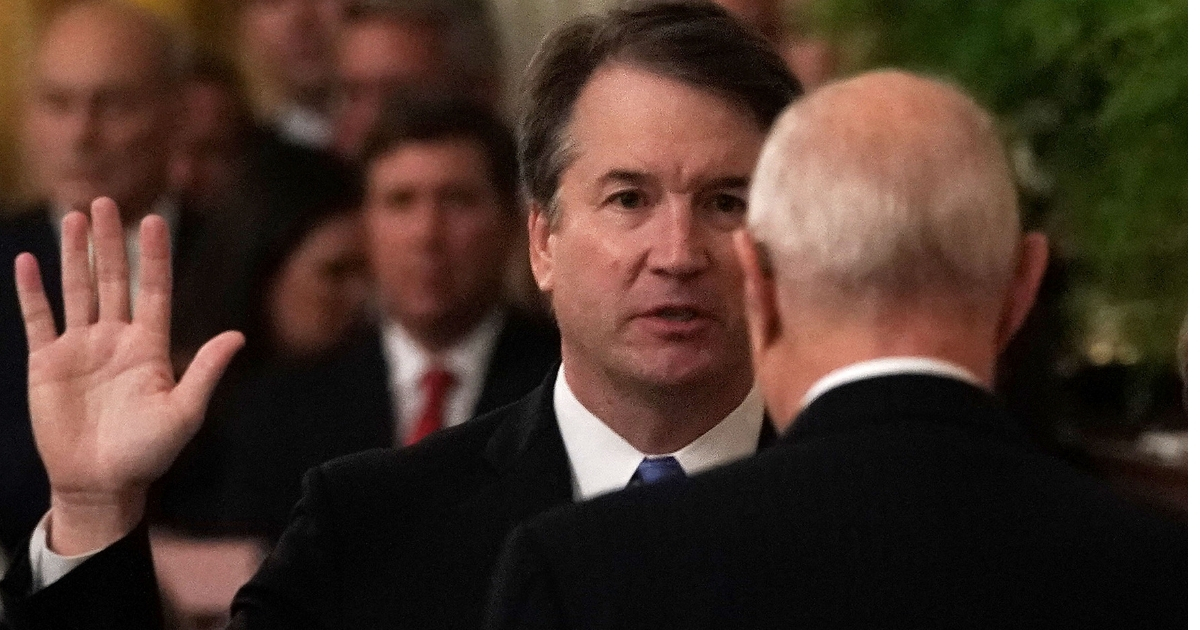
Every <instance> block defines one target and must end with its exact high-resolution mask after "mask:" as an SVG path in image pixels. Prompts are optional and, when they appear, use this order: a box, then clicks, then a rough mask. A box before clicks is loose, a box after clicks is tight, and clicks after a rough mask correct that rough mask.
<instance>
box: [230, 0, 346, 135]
mask: <svg viewBox="0 0 1200 630" xmlns="http://www.w3.org/2000/svg"><path fill="white" fill-rule="evenodd" d="M344 4H345V0H244V2H242V3H241V6H240V7H239V15H238V18H239V28H240V32H239V40H240V45H241V48H242V50H243V52H245V54H246V56H247V57H248V61H249V63H250V66H251V68H252V70H253V73H254V74H255V75H257V76H255V77H254V78H255V79H258V80H260V82H261V83H262V84H263V86H264V89H263V91H264V92H265V94H263V95H262V100H265V101H266V107H267V111H266V112H264V115H265V117H266V119H267V122H268V124H269V126H270V127H271V128H272V129H273V130H274V131H276V132H277V133H279V134H280V135H281V136H283V138H285V139H286V140H288V141H290V142H293V143H295V144H299V145H301V146H307V147H327V146H328V145H329V143H330V141H331V139H332V123H331V122H330V94H331V93H330V90H331V88H332V81H333V47H334V40H335V38H336V35H337V29H338V25H339V22H340V20H341V13H342V10H343V8H344Z"/></svg>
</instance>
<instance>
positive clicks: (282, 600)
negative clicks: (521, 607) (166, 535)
mask: <svg viewBox="0 0 1200 630" xmlns="http://www.w3.org/2000/svg"><path fill="white" fill-rule="evenodd" d="M553 383H554V373H551V374H550V375H549V376H548V377H547V378H546V380H545V381H544V382H543V383H542V385H541V386H540V387H538V388H537V389H535V390H534V391H532V392H530V393H529V394H528V395H527V396H525V397H524V398H522V399H521V400H519V401H518V402H516V403H514V404H512V405H509V406H507V407H503V408H501V409H499V410H497V411H495V412H492V413H490V414H487V415H485V416H482V417H479V418H476V419H473V420H471V421H469V422H467V423H465V424H462V425H459V426H457V427H453V428H450V429H447V430H445V431H441V432H439V433H437V434H434V435H432V436H430V437H429V438H427V439H425V440H423V441H422V442H421V443H419V444H417V445H416V446H414V447H411V448H407V449H404V450H400V451H397V450H374V451H368V452H365V453H361V454H357V455H353V456H350V457H346V458H342V459H339V460H335V461H333V462H329V463H327V464H324V465H322V466H320V467H318V468H315V469H313V470H311V471H310V472H309V473H308V474H307V475H306V476H305V480H304V497H303V498H302V499H301V501H300V503H299V504H298V505H297V507H296V510H295V512H294V513H293V518H292V521H291V524H290V525H289V527H288V529H287V531H286V532H285V533H284V535H283V537H282V538H281V539H280V541H279V544H278V545H277V546H276V547H275V549H274V551H272V553H271V555H270V556H269V557H268V558H267V560H266V562H265V563H264V565H263V567H262V568H261V569H260V570H259V572H258V574H257V575H256V576H255V577H254V578H253V579H252V580H251V581H250V582H249V583H248V584H247V585H246V586H245V587H243V588H242V590H241V591H240V592H239V593H238V596H237V598H236V599H235V601H234V604H233V616H234V622H233V624H232V627H233V628H253V629H274V628H301V629H303V628H464V629H466V628H470V629H476V628H478V627H479V625H480V623H481V622H482V619H483V609H484V602H485V600H486V594H487V587H488V581H489V576H490V575H491V572H492V570H493V564H494V561H495V559H496V556H497V554H498V553H499V551H500V549H501V546H502V544H503V542H504V540H505V538H506V536H507V535H508V534H509V532H510V531H511V530H512V529H513V528H514V527H515V526H516V525H517V524H518V523H520V522H522V521H524V520H526V519H528V518H530V517H532V516H534V515H536V514H539V513H541V512H543V511H545V510H547V509H550V508H552V507H554V506H557V505H562V504H565V503H569V502H570V501H571V492H572V491H571V471H570V465H569V463H568V461H567V454H566V450H565V448H564V446H563V442H562V436H561V434H560V433H559V431H558V423H557V421H556V419H555V416H554V407H553ZM773 438H774V433H773V432H770V431H764V436H763V439H762V440H761V441H760V446H765V445H766V444H767V443H769V442H770V441H771V440H772V439H773ZM16 560H17V562H16V564H15V565H14V567H13V568H12V569H11V570H10V571H9V574H8V575H7V576H6V577H5V578H4V581H3V582H2V583H0V594H3V596H4V598H5V599H4V602H5V606H6V609H7V610H8V611H9V615H10V616H11V619H12V623H13V627H14V628H16V629H19V630H32V629H35V628H36V629H41V628H76V627H79V628H82V627H87V628H91V629H94V630H99V629H108V628H114V629H115V628H126V627H150V628H157V627H159V626H158V624H159V623H160V621H159V619H158V617H157V611H158V608H157V605H158V604H157V594H156V591H155V588H154V583H153V574H152V571H153V569H152V567H151V563H150V557H149V549H148V543H147V541H146V535H145V531H144V529H139V530H138V531H135V532H134V533H132V534H130V535H129V536H127V537H126V538H124V539H122V540H121V541H120V542H118V543H117V544H115V545H113V546H111V547H109V548H107V549H105V550H103V551H101V552H100V553H99V554H97V555H96V556H95V557H93V558H91V559H89V560H88V561H87V562H85V563H84V564H83V565H82V566H80V567H79V568H77V569H76V570H75V571H72V572H71V573H69V574H68V575H67V576H65V577H64V578H63V579H62V580H60V581H58V582H56V583H54V584H52V585H51V586H50V587H48V588H46V589H45V590H43V591H39V592H38V593H35V594H33V595H32V596H29V595H28V590H29V564H28V554H22V556H21V557H18V558H17V559H16Z"/></svg>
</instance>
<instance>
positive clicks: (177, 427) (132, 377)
mask: <svg viewBox="0 0 1200 630" xmlns="http://www.w3.org/2000/svg"><path fill="white" fill-rule="evenodd" d="M92 219H93V222H94V226H93V230H92V234H93V238H92V241H93V243H94V246H95V272H94V280H93V272H92V270H91V267H90V264H89V261H88V259H89V256H88V220H87V218H86V217H84V216H83V215H82V214H80V213H71V214H68V215H67V217H66V218H65V219H64V220H63V226H62V270H63V271H62V277H63V306H64V316H65V320H66V331H65V332H64V333H63V334H62V335H58V334H57V332H56V331H55V327H54V318H53V316H52V315H51V311H50V307H49V303H48V301H47V299H46V295H45V292H44V289H43V287H42V281H41V277H40V273H39V272H38V266H37V261H36V260H35V259H34V258H33V257H32V256H30V255H29V254H21V256H18V257H17V261H16V275H17V293H18V297H19V298H20V302H21V312H22V315H23V317H24V319H25V332H26V336H27V337H28V339H29V349H30V353H29V409H30V415H31V418H32V424H33V432H34V438H35V440H36V442H37V446H38V451H39V453H40V454H41V456H42V462H43V463H44V464H45V466H46V472H47V474H48V475H49V477H50V487H51V493H52V498H53V497H55V496H58V497H60V498H61V497H64V496H71V497H74V498H79V499H82V500H84V502H85V503H90V502H91V500H90V499H91V498H101V497H107V498H109V499H111V498H113V497H129V496H137V495H138V494H141V493H142V491H144V489H145V487H146V486H147V485H148V484H149V483H150V482H152V481H154V480H155V479H156V478H158V477H159V476H161V475H162V474H163V473H164V472H165V471H166V469H167V467H168V466H170V465H171V462H172V461H173V460H174V458H175V457H176V456H177V455H178V454H179V451H180V450H182V449H183V446H184V444H186V443H187V441H188V439H190V438H191V436H192V435H193V434H194V433H195V432H196V429H198V428H199V425H200V421H201V418H202V417H203V415H204V409H205V406H206V405H207V402H208V397H209V395H210V394H211V393H212V389H213V387H214V386H215V385H216V382H217V379H218V378H220V376H221V372H222V371H223V370H224V369H225V366H226V365H228V363H229V361H230V360H231V359H232V358H233V354H234V353H235V352H236V351H237V350H238V348H240V347H241V345H242V337H241V335H240V334H239V333H235V332H226V333H223V334H221V335H218V336H217V337H215V338H214V339H212V340H210V341H209V342H208V343H207V344H205V345H204V347H202V348H201V349H200V351H199V352H197V354H196V357H195V359H194V360H193V362H192V365H191V366H190V367H189V368H188V370H187V371H186V372H185V373H184V375H183V376H182V377H181V378H180V380H179V382H178V383H176V381H175V378H174V373H173V370H172V367H171V361H170V358H169V346H170V338H169V329H170V302H171V271H170V254H169V248H168V238H167V232H166V223H165V222H164V221H163V220H162V218H161V217H157V216H150V217H147V218H146V219H145V220H144V221H143V222H142V229H141V234H140V241H139V242H140V247H141V258H140V265H139V269H140V275H139V287H140V290H139V292H138V297H137V304H136V305H135V308H134V309H133V317H132V318H131V317H130V308H129V306H130V305H129V278H128V264H127V261H126V259H125V246H124V233H123V229H122V227H121V223H120V218H119V213H118V210H117V207H116V205H115V204H113V202H112V201H111V200H107V199H100V200H97V201H96V202H95V203H93V204H92ZM110 503H111V501H110Z"/></svg>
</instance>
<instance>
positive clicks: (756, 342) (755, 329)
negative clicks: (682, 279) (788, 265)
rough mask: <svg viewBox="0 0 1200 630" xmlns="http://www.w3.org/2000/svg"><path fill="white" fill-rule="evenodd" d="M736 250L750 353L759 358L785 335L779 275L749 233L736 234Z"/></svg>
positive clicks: (734, 236)
mask: <svg viewBox="0 0 1200 630" xmlns="http://www.w3.org/2000/svg"><path fill="white" fill-rule="evenodd" d="M733 247H734V250H735V252H736V253H737V259H738V264H739V266H740V267H741V268H742V282H743V285H744V287H745V296H746V325H747V327H748V328H749V331H750V350H751V353H752V356H754V357H755V358H756V359H757V357H759V356H761V353H762V352H763V350H765V349H767V348H768V347H770V346H771V345H773V344H774V343H775V342H776V341H778V339H779V335H780V333H781V325H780V321H779V303H778V298H777V297H776V293H775V289H776V286H775V276H774V273H773V271H772V269H771V265H770V261H768V260H767V259H766V252H765V251H764V250H761V249H760V248H759V247H758V245H757V244H756V243H755V242H754V239H753V238H752V237H751V236H750V233H749V232H747V231H746V230H744V229H743V230H738V231H737V233H735V234H734V235H733Z"/></svg>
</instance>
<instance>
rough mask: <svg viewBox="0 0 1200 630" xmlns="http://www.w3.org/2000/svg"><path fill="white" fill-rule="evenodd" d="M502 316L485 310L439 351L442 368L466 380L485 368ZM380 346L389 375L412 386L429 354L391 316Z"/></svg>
mask: <svg viewBox="0 0 1200 630" xmlns="http://www.w3.org/2000/svg"><path fill="white" fill-rule="evenodd" d="M503 320H504V318H503V317H502V316H501V314H500V311H499V310H493V311H492V312H490V313H488V314H487V315H486V316H485V317H484V318H483V319H482V320H481V321H480V322H479V324H477V325H476V326H475V328H474V329H473V330H471V332H469V333H467V335H466V336H465V337H463V338H462V339H460V340H459V342H458V343H456V344H454V345H453V346H451V347H450V348H449V349H448V350H446V351H445V352H443V353H442V354H441V361H442V367H444V368H446V369H447V370H449V371H450V372H452V373H454V375H455V376H456V377H457V378H458V379H459V381H464V380H468V379H469V378H470V377H471V375H474V374H475V373H477V372H478V373H480V374H482V373H483V372H484V371H486V370H487V365H488V361H487V358H488V357H490V356H491V355H492V349H493V348H494V347H495V345H496V341H497V340H498V338H499V337H500V328H501V326H502V324H503ZM383 345H384V350H385V354H386V356H387V357H388V360H389V361H388V362H389V368H390V369H391V370H392V372H393V376H394V378H395V379H396V380H398V381H399V382H400V383H401V384H403V385H404V386H405V387H415V386H416V383H417V382H418V381H419V380H420V379H421V376H422V375H423V374H424V373H425V370H427V369H428V368H429V355H428V353H426V351H425V350H424V349H423V348H422V347H421V345H420V344H418V343H417V341H416V340H415V339H413V337H412V335H410V334H408V331H406V330H404V327H403V326H401V325H400V324H398V323H396V322H394V321H392V320H391V319H388V320H385V321H384V324H383Z"/></svg>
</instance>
